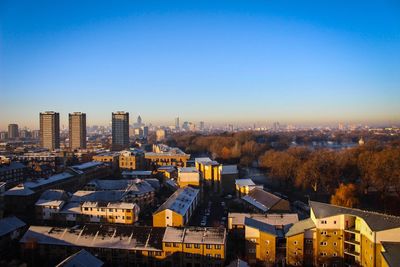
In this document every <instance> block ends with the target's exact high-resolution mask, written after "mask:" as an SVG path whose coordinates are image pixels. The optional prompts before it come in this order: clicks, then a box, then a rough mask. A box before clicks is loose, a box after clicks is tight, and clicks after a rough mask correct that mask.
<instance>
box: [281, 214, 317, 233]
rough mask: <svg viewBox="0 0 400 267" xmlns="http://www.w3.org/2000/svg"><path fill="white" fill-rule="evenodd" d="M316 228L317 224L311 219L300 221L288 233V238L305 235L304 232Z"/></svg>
mask: <svg viewBox="0 0 400 267" xmlns="http://www.w3.org/2000/svg"><path fill="white" fill-rule="evenodd" d="M314 227H315V224H314V222H313V220H312V219H311V218H308V219H305V220H301V221H298V222H297V223H294V224H293V225H292V226H291V227H290V228H289V231H288V232H287V233H286V236H294V235H297V234H301V233H304V231H306V230H309V229H312V228H314Z"/></svg>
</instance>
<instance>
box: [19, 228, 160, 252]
mask: <svg viewBox="0 0 400 267" xmlns="http://www.w3.org/2000/svg"><path fill="white" fill-rule="evenodd" d="M164 232H165V228H157V227H148V226H130V225H108V224H107V225H106V224H85V225H83V226H74V227H69V228H64V227H49V226H31V227H29V230H28V231H27V232H26V233H25V234H24V236H23V237H22V239H21V240H20V242H21V243H27V242H31V240H35V241H36V242H37V243H38V244H46V245H61V246H72V247H88V248H90V247H91V248H108V249H123V250H153V251H154V250H155V251H160V250H162V238H163V236H164Z"/></svg>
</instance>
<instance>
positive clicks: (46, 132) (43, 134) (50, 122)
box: [40, 111, 60, 151]
mask: <svg viewBox="0 0 400 267" xmlns="http://www.w3.org/2000/svg"><path fill="white" fill-rule="evenodd" d="M40 145H41V147H44V148H47V149H49V150H50V151H51V150H54V149H58V148H60V114H59V113H58V112H54V111H46V112H41V113H40Z"/></svg>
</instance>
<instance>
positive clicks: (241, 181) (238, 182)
mask: <svg viewBox="0 0 400 267" xmlns="http://www.w3.org/2000/svg"><path fill="white" fill-rule="evenodd" d="M235 184H236V185H238V186H254V185H256V184H255V183H254V182H253V180H251V179H236V180H235Z"/></svg>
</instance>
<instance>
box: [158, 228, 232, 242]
mask: <svg viewBox="0 0 400 267" xmlns="http://www.w3.org/2000/svg"><path fill="white" fill-rule="evenodd" d="M225 241H226V230H225V228H215V227H214V228H213V227H185V228H176V227H167V228H166V230H165V234H164V237H163V242H173V243H180V242H183V243H186V244H220V245H224V244H225Z"/></svg>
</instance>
